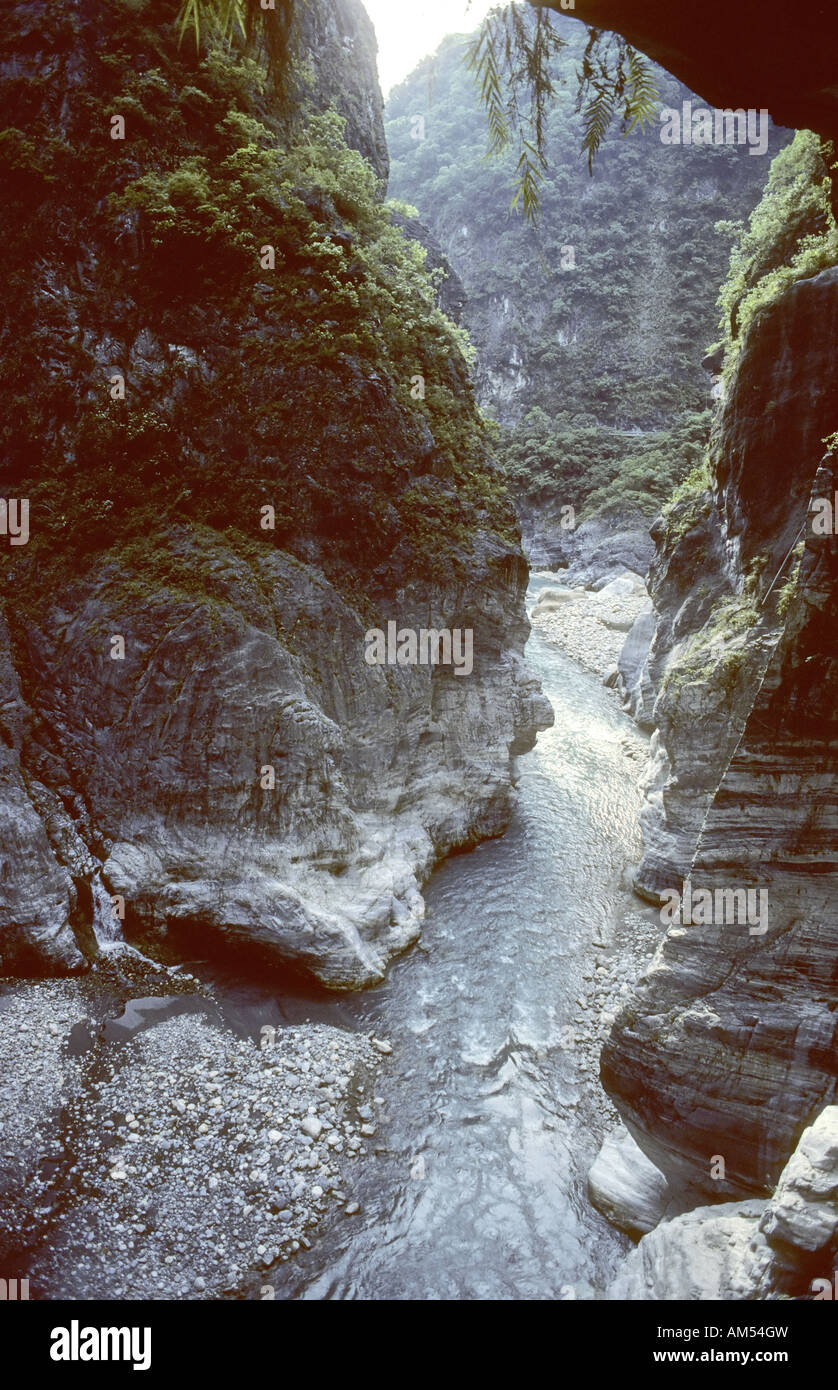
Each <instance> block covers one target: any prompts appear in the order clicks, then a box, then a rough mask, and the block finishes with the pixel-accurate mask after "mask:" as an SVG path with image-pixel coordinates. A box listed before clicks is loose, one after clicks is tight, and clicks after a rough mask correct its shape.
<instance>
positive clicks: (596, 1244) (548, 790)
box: [222, 578, 642, 1300]
mask: <svg viewBox="0 0 838 1390" xmlns="http://www.w3.org/2000/svg"><path fill="white" fill-rule="evenodd" d="M545 582H548V581H545V580H544V579H543V578H542V579H535V580H534V581H533V588H532V590H531V593H530V598H531V599H532V598H534V597H535V593H536V592H537V590H538V588H539V587H540V586H541V585H543V584H544V583H545ZM527 657H528V660H529V663H530V665H531V667H532V668H533V669H534V670H535V671H536V672H537V674H538V675H539V676H540V677H541V680H542V683H543V687H544V691H545V694H546V695H547V696H548V698H549V699H550V700H551V702H552V704H553V708H554V710H555V713H556V723H555V726H554V728H553V729H551V730H548V731H547V732H546V733H544V734H541V735H540V736H539V740H538V746H537V748H536V749H535V751H534V752H533V753H531V754H528V755H527V756H526V757H525V758H522V759H521V760H520V762H519V774H520V786H519V802H518V807H517V810H516V813H515V815H514V818H513V820H512V823H511V825H510V827H509V830H508V831H507V833H506V834H505V835H504V836H503V837H502V838H500V839H498V840H493V841H490V842H488V843H486V844H483V845H481V846H479V847H478V848H477V849H475V850H474V851H473V852H471V853H468V854H463V855H458V856H456V857H454V858H451V859H449V860H448V861H446V862H445V863H444V864H443V865H442V867H441V868H440V869H439V870H438V871H437V873H436V874H434V876H433V878H432V880H431V882H430V884H429V885H428V889H427V892H426V902H427V923H426V927H425V931H424V934H423V945H424V947H425V950H422V949H418V950H414V951H411V952H410V953H408V955H407V956H405V957H404V958H403V959H402V960H400V961H398V962H396V963H395V965H394V966H393V967H392V968H391V971H390V974H389V977H388V980H387V982H386V983H385V984H384V985H382V986H381V987H379V988H378V989H375V990H372V991H369V992H366V993H364V994H361V995H352V996H348V997H343V998H329V999H328V1000H326V1001H323V1000H313V999H311V998H309V999H305V998H301V999H299V1000H297V1001H294V1000H291V999H283V1000H282V1001H274V1006H275V1009H276V1012H275V1013H274V1014H273V1021H275V1022H281V1021H282V1020H283V1019H285V1020H291V1019H292V1020H294V1021H298V1020H299V1019H300V1018H301V1017H303V1015H304V1016H305V1017H308V1018H312V1019H317V1020H322V1021H328V1022H331V1023H334V1024H336V1025H337V1026H340V1027H345V1028H353V1029H363V1030H365V1031H373V1032H374V1033H375V1034H376V1036H377V1037H381V1038H387V1039H389V1040H390V1041H391V1042H392V1045H393V1049H394V1051H393V1055H392V1057H390V1058H388V1059H387V1061H386V1063H385V1064H384V1066H383V1067H382V1068H381V1075H380V1081H379V1083H378V1088H377V1089H378V1095H379V1097H380V1102H381V1103H379V1105H378V1106H377V1110H378V1114H377V1124H378V1133H377V1136H376V1138H375V1140H373V1141H371V1142H372V1144H373V1145H379V1146H380V1147H381V1148H382V1149H383V1150H385V1151H384V1152H379V1153H378V1154H373V1155H371V1156H370V1158H369V1159H368V1161H367V1162H365V1163H364V1164H358V1165H357V1166H356V1167H355V1166H353V1169H352V1170H351V1185H352V1193H351V1196H352V1198H353V1199H354V1200H357V1201H358V1202H360V1204H361V1213H360V1215H356V1216H353V1217H346V1216H341V1217H339V1218H338V1219H337V1221H336V1222H335V1224H334V1226H333V1228H332V1230H331V1231H328V1232H326V1233H324V1236H323V1238H322V1239H320V1240H318V1241H317V1242H316V1243H315V1245H314V1247H313V1249H312V1250H311V1251H308V1252H305V1251H304V1252H301V1254H300V1256H298V1257H297V1258H296V1259H295V1260H293V1261H291V1262H289V1263H288V1264H287V1265H284V1266H282V1267H281V1269H280V1270H278V1271H272V1273H271V1276H270V1281H271V1284H272V1285H273V1287H274V1289H275V1293H276V1297H277V1298H278V1299H279V1298H281V1299H288V1298H295V1299H320V1300H322V1299H341V1300H342V1299H370V1300H373V1299H423V1300H424V1299H457V1300H472V1299H495V1298H497V1299H558V1298H573V1297H576V1298H592V1297H596V1296H597V1294H599V1293H601V1290H602V1288H603V1286H604V1284H605V1283H606V1282H607V1280H608V1278H609V1277H610V1276H611V1275H612V1274H613V1270H614V1267H615V1263H616V1260H617V1258H618V1257H619V1255H620V1254H621V1253H622V1252H623V1251H624V1250H625V1249H626V1248H627V1242H626V1241H625V1240H624V1239H623V1237H621V1236H620V1235H619V1234H618V1233H617V1232H616V1231H615V1230H613V1229H612V1228H611V1227H610V1226H609V1225H608V1224H607V1222H606V1221H605V1220H604V1219H603V1218H602V1217H600V1216H599V1214H598V1213H597V1212H596V1211H594V1210H593V1209H592V1208H591V1206H590V1205H589V1203H588V1201H587V1198H586V1195H585V1182H586V1174H587V1170H588V1168H589V1167H590V1164H591V1162H592V1160H593V1158H594V1157H595V1155H596V1151H597V1148H598V1139H597V1130H598V1126H597V1123H596V1120H597V1116H596V1114H594V1113H592V1101H591V1097H592V1095H593V1104H594V1105H595V1106H597V1107H598V1102H597V1099H596V1089H595V1088H594V1087H592V1086H591V1083H590V1081H589V1082H588V1084H587V1086H585V1085H584V1084H583V1078H582V1076H581V1073H580V1069H579V1068H580V1056H579V1052H578V1050H576V1049H575V1048H574V1047H573V1046H572V1045H571V1043H572V1037H573V1032H574V1028H575V1025H574V1022H573V1020H574V1016H575V1015H577V1014H578V1007H577V1004H576V1000H577V997H578V996H579V995H580V994H581V993H582V990H583V974H584V972H585V971H586V970H587V971H589V970H590V969H591V965H592V944H593V942H595V941H607V940H609V939H610V938H611V935H612V933H613V929H614V924H615V922H616V920H617V917H618V915H619V914H621V913H622V912H623V911H624V909H625V907H626V906H628V899H629V894H628V891H627V888H626V886H625V883H626V874H625V871H626V867H627V865H628V864H629V863H631V862H632V861H634V860H635V859H636V857H637V850H638V843H637V831H636V815H637V810H638V804H639V799H640V797H639V792H638V789H637V785H636V783H637V771H636V767H637V765H636V763H632V762H631V761H630V760H629V759H628V758H627V757H626V745H627V744H629V743H632V742H634V743H635V744H636V745H637V746H638V747H640V746H642V739H641V737H640V735H639V734H638V733H637V731H636V729H635V727H634V725H633V724H632V723H631V722H630V721H629V719H628V718H627V717H626V716H625V715H624V714H623V713H622V712H621V711H620V709H619V706H618V704H617V701H616V700H615V698H614V696H613V694H612V693H611V692H609V691H607V690H605V689H604V688H603V686H602V685H601V684H600V683H599V681H598V680H597V678H596V677H595V676H592V675H589V674H587V673H586V672H584V671H583V670H581V669H580V668H579V667H578V666H577V665H576V664H575V663H573V662H572V661H570V660H569V659H567V658H565V657H564V656H563V655H562V654H561V653H560V652H558V651H557V650H556V649H555V648H552V647H550V646H549V645H548V644H547V643H545V642H544V641H543V640H542V639H541V638H539V637H538V635H536V634H534V635H533V637H532V638H531V640H530V644H529V646H528V648H527ZM222 1006H223V1007H225V1008H226V1011H227V1012H228V1019H229V1021H230V1022H235V1023H236V1024H237V1026H239V1027H242V1026H243V1025H244V1026H249V1027H250V1029H251V1031H252V1032H253V1033H254V1034H255V1035H256V1036H258V1031H259V1025H260V1023H264V1022H266V1021H268V1022H269V1021H271V1018H272V1016H271V1015H270V1014H269V1013H266V1001H265V999H264V998H260V997H259V991H258V990H254V991H252V992H251V993H250V995H248V993H247V991H246V990H243V989H238V990H237V991H235V992H227V998H226V1006H225V1005H224V1001H223V995H222ZM255 1296H258V1290H257V1292H256V1295H255Z"/></svg>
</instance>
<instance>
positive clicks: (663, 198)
mask: <svg viewBox="0 0 838 1390" xmlns="http://www.w3.org/2000/svg"><path fill="white" fill-rule="evenodd" d="M554 23H555V25H556V27H557V28H558V30H559V31H560V33H561V35H562V36H563V37H564V38H565V39H566V41H567V43H566V47H565V48H564V49H563V51H562V52H561V54H560V57H559V60H558V64H557V69H556V73H555V82H556V86H557V88H558V93H557V99H556V101H555V102H554V104H553V106H552V109H551V112H550V115H549V121H548V138H547V148H548V154H549V160H550V169H549V172H548V175H547V177H546V179H545V182H544V185H543V188H542V209H541V216H540V218H539V221H538V223H537V224H536V225H535V226H532V225H530V224H529V223H528V222H527V220H526V219H525V218H524V217H523V216H521V215H520V214H519V213H517V212H513V211H511V209H510V201H511V195H512V192H513V190H514V187H515V162H516V153H515V151H513V150H510V152H509V153H508V154H507V155H506V156H503V157H501V159H499V160H490V159H487V158H486V149H487V144H488V140H487V128H486V115H485V112H484V111H483V109H482V107H481V105H480V100H479V94H478V91H477V88H476V86H475V82H474V78H473V77H472V75H471V74H470V72H469V71H468V68H467V64H466V61H465V60H466V55H467V49H468V45H469V38H468V37H467V36H464V35H454V36H452V37H449V38H448V39H446V40H445V42H444V43H443V44H442V45H441V46H440V48H439V50H438V52H437V53H436V54H435V55H434V56H433V57H432V58H429V59H427V60H425V61H424V62H423V63H421V64H420V65H419V66H418V67H417V69H416V70H415V72H414V73H413V74H412V75H411V77H410V78H409V79H408V80H407V81H406V82H404V83H403V84H402V85H401V86H400V87H398V88H397V89H396V90H395V91H394V92H393V93H392V94H391V96H390V100H389V103H388V107H387V112H386V115H387V118H388V119H387V138H388V142H389V145H390V151H391V158H392V175H391V185H390V187H391V193H392V195H393V196H394V197H396V198H400V199H402V200H404V201H405V202H407V203H409V204H412V205H414V206H415V207H416V208H417V209H418V211H419V214H420V216H421V217H422V218H423V220H424V221H426V222H427V223H428V224H429V225H430V227H431V228H432V230H433V231H434V233H435V234H436V236H437V238H438V239H439V241H440V242H441V244H442V246H443V248H444V250H445V252H446V254H447V255H448V257H449V259H450V261H451V263H452V266H453V267H454V270H455V271H456V273H457V274H458V275H459V276H460V278H461V279H462V281H463V284H464V286H465V290H466V293H467V297H468V298H467V306H466V309H465V315H464V321H465V324H466V326H467V328H468V329H469V331H470V333H471V336H472V339H473V341H474V344H475V346H476V348H477V351H478V366H477V385H478V393H479V397H480V399H481V402H482V404H483V406H484V407H485V408H486V409H487V410H488V412H489V413H490V414H492V415H494V416H495V417H496V418H497V419H498V420H499V422H500V423H501V426H502V432H501V438H500V443H499V453H500V455H501V457H502V458H503V460H504V462H505V463H506V466H507V468H508V469H509V473H510V476H511V479H512V481H513V485H514V487H515V489H516V491H517V492H518V494H519V498H520V500H521V501H522V503H523V504H524V506H525V507H526V506H527V505H528V504H529V505H531V506H536V505H538V506H540V507H544V506H545V505H547V506H549V505H550V502H551V500H555V501H562V502H567V503H572V504H574V505H575V506H576V508H577V509H581V510H582V512H583V514H585V512H587V513H591V512H593V511H595V510H597V509H601V508H610V509H622V510H626V509H630V510H635V511H640V512H642V513H645V514H648V515H651V514H653V513H654V511H655V510H656V509H657V507H658V504H659V503H660V501H662V500H663V499H664V498H666V497H667V496H668V495H669V493H670V492H671V490H672V487H673V485H674V484H675V483H677V482H678V481H679V480H680V478H681V477H683V476H684V475H685V473H687V472H688V471H689V470H690V468H691V467H692V466H693V465H694V464H695V463H696V462H697V461H698V460H700V458H701V456H702V455H703V451H704V444H705V442H706V438H707V433H708V429H709V413H708V408H709V406H710V403H711V385H712V381H711V377H710V375H709V374H708V372H707V371H706V370H705V369H704V368H703V367H702V366H701V362H702V358H704V357H705V355H706V353H707V351H708V348H710V347H711V346H712V345H713V344H715V342H716V341H717V339H718V338H719V327H718V309H717V306H716V300H717V295H718V291H719V286H720V284H721V283H722V281H723V279H724V278H725V275H726V273H727V267H728V260H729V256H730V251H731V246H732V243H733V241H734V238H735V236H736V234H737V230H738V226H737V224H739V225H740V226H741V224H742V223H743V222H744V221H746V220H747V218H748V217H749V215H750V213H751V211H752V210H753V208H754V207H755V205H756V204H757V202H758V201H759V198H760V196H761V193H762V190H763V187H764V185H765V182H766V179H767V177H768V169H769V164H770V159H771V157H772V155H773V154H776V152H777V151H778V149H780V148H781V146H782V145H783V144H784V143H786V142H787V140H788V139H789V138H790V136H789V133H788V132H785V131H782V130H777V129H774V128H773V127H770V128H769V130H770V133H769V138H768V150H767V153H765V154H761V155H760V154H751V153H750V150H749V147H748V146H747V145H744V144H743V145H741V146H735V145H734V146H713V145H707V146H695V145H693V146H689V147H688V146H682V145H675V146H673V145H665V144H663V143H662V141H661V139H660V133H661V127H660V125H659V124H654V125H652V126H647V127H646V130H645V132H641V130H640V129H639V128H636V129H635V130H633V131H632V132H631V133H630V134H629V135H628V136H626V137H623V136H622V135H621V133H620V131H619V128H618V127H617V126H615V127H614V128H613V129H612V131H611V133H610V135H609V136H608V137H607V138H606V141H605V143H604V145H603V147H602V150H601V151H600V153H599V155H598V157H597V159H596V160H595V161H594V171H593V176H591V175H589V172H588V167H587V161H586V160H585V158H584V157H583V155H582V153H581V148H582V117H581V116H580V115H579V114H578V113H576V111H575V109H574V107H575V104H576V92H577V81H576V72H577V69H578V67H579V65H580V62H581V59H582V54H583V49H584V42H585V36H586V31H585V30H584V29H583V28H582V26H580V25H579V24H577V23H575V22H573V21H570V20H566V19H563V18H562V17H561V16H558V15H557V16H556V17H555V21H554ZM655 76H656V80H657V83H658V88H659V92H660V98H661V104H662V105H663V106H668V107H673V108H676V109H677V110H679V111H680V109H681V105H682V102H683V101H684V100H690V99H692V100H693V102H694V104H695V106H696V108H698V107H699V106H701V105H703V103H701V101H700V99H699V98H692V97H691V94H690V93H689V92H688V91H687V89H686V88H684V87H683V86H682V85H681V84H680V83H679V82H677V81H676V80H675V79H674V78H672V77H671V76H669V74H667V73H665V72H664V71H663V70H662V69H657V68H656V69H655ZM717 224H721V225H717ZM615 480H617V481H615Z"/></svg>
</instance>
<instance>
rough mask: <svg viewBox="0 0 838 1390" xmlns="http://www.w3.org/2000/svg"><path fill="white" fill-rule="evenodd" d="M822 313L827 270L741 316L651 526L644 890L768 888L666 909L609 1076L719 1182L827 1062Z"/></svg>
mask: <svg viewBox="0 0 838 1390" xmlns="http://www.w3.org/2000/svg"><path fill="white" fill-rule="evenodd" d="M836 331H838V269H836V268H833V269H829V270H826V271H823V272H822V273H820V274H818V275H815V276H813V277H811V278H806V279H803V280H800V281H797V282H796V283H794V284H791V285H790V286H789V287H788V288H787V289H786V290H785V291H784V292H783V293H782V294H780V295H779V296H778V297H777V298H776V299H774V301H773V302H771V303H770V304H768V305H767V306H766V307H764V308H763V309H762V310H760V311H759V312H758V313H757V314H756V315H755V317H754V319H753V321H752V322H751V325H750V327H749V329H748V332H747V333H746V334H745V336H744V339H743V342H742V345H741V348H740V351H739V354H738V358H737V361H736V366H735V371H734V374H733V377H732V379H731V381H730V383H729V387H728V390H727V393H726V397H725V400H724V403H723V405H722V408H721V410H720V413H719V417H718V420H717V423H716V429H715V433H714V437H713V441H712V444H711V461H712V467H711V480H710V485H709V487H708V489H707V490H706V491H704V492H702V491H701V490H700V488H699V489H697V490H696V491H695V492H694V493H692V494H691V495H689V496H686V497H682V499H681V500H680V501H679V502H678V503H677V504H676V505H675V506H674V507H673V508H672V509H671V511H670V512H669V514H668V516H667V519H666V521H665V522H661V524H660V525H659V527H658V528H657V532H656V534H657V538H658V545H659V549H658V553H657V557H656V560H655V562H654V564H653V567H652V574H651V592H652V596H653V599H654V603H655V606H656V609H657V612H658V614H659V621H658V628H657V634H656V637H655V641H654V643H653V646H652V651H651V656H650V659H649V662H648V672H649V674H650V676H651V679H652V682H653V684H654V686H655V688H656V689H657V690H658V697H657V700H656V703H655V707H654V719H655V722H656V725H657V733H656V735H655V739H654V747H655V757H654V766H653V768H652V773H651V778H650V787H649V792H648V797H647V803H646V807H645V810H644V813H643V817H642V820H643V830H644V845H645V852H644V857H643V860H642V863H641V865H640V868H639V871H638V876H637V878H638V886H639V888H640V889H641V891H642V892H643V893H645V894H646V895H647V896H649V897H650V898H651V899H652V900H657V897H658V895H659V894H660V893H662V892H664V891H665V890H667V889H680V888H681V887H682V884H683V881H684V880H685V879H686V878H687V877H688V876H689V878H690V881H691V886H692V891H693V894H695V893H696V892H697V891H699V890H701V889H707V890H710V892H712V893H713V894H714V895H715V894H716V892H717V890H730V889H735V888H739V889H746V890H747V889H751V890H753V891H761V892H763V893H765V894H767V915H766V918H765V921H764V922H762V921H761V922H760V924H759V925H757V924H756V922H754V923H753V924H750V925H749V924H746V923H745V922H744V921H743V920H742V919H741V916H740V915H739V914H737V920H735V921H734V920H730V919H729V918H726V919H725V920H719V918H718V916H716V917H715V923H714V924H712V925H711V924H704V925H702V924H700V923H698V924H696V923H695V922H693V923H692V924H686V925H684V924H681V923H676V924H675V925H673V926H672V927H671V928H670V930H669V932H668V934H667V937H666V939H665V941H664V943H663V945H662V947H661V949H660V951H659V952H658V954H657V956H656V958H655V960H654V962H653V964H652V967H651V969H650V971H649V972H648V975H647V977H646V978H645V979H644V980H643V981H641V983H640V985H639V987H638V989H637V991H636V993H635V997H634V998H633V999H632V1000H631V1002H630V1003H629V1004H628V1006H627V1008H626V1009H625V1010H624V1011H623V1013H622V1014H621V1015H620V1016H619V1017H618V1019H617V1021H616V1023H615V1026H614V1030H613V1032H612V1035H611V1038H610V1040H609V1042H608V1043H607V1045H606V1047H605V1049H604V1052H603V1059H602V1075H603V1080H604V1083H605V1085H606V1088H607V1089H608V1090H609V1091H610V1093H611V1094H612V1096H614V1098H615V1099H616V1101H617V1103H618V1105H619V1107H620V1109H621V1111H622V1113H623V1116H624V1118H625V1119H626V1122H627V1124H628V1126H629V1128H630V1129H631V1131H632V1133H633V1134H634V1136H635V1138H636V1139H637V1140H638V1142H639V1143H640V1145H641V1147H642V1148H643V1149H644V1151H645V1152H646V1153H647V1154H648V1155H649V1156H650V1157H651V1158H652V1160H653V1162H655V1163H656V1164H657V1166H658V1167H659V1168H661V1169H662V1171H663V1172H664V1173H666V1174H667V1176H668V1177H670V1179H675V1180H676V1181H679V1182H681V1183H685V1182H686V1183H688V1184H693V1185H695V1186H697V1187H698V1188H700V1189H703V1190H704V1191H705V1192H707V1193H708V1194H710V1193H712V1194H714V1195H715V1196H716V1197H717V1198H718V1196H719V1193H720V1192H726V1193H729V1194H731V1195H737V1194H740V1193H748V1192H754V1191H763V1190H765V1189H766V1188H767V1187H769V1186H771V1185H773V1183H774V1182H776V1180H777V1177H778V1175H779V1172H780V1170H781V1168H782V1167H783V1164H784V1163H785V1161H786V1159H787V1158H788V1156H789V1154H790V1153H791V1151H792V1149H793V1148H794V1145H795V1143H796V1141H797V1139H798V1138H799V1136H800V1134H801V1132H802V1130H803V1128H804V1127H805V1126H806V1125H807V1123H809V1122H810V1120H811V1119H812V1117H813V1116H814V1114H815V1113H817V1111H818V1110H819V1109H820V1108H821V1107H822V1106H823V1105H824V1104H825V1103H829V1102H830V1101H831V1100H832V1099H833V1098H834V1094H835V1083H836V1075H838V1063H836V1022H835V1018H836V1007H838V996H836V992H835V959H836V951H837V950H838V909H837V908H836V903H838V883H836V864H835V848H834V847H835V826H836V805H835V787H836V773H838V766H837V765H836V754H835V747H836V732H835V718H836V715H835V710H836V687H835V682H836V675H837V674H838V668H836V662H835V657H834V642H833V637H832V633H833V628H834V623H835V619H836V606H835V605H836V590H835V576H836V551H835V538H834V535H833V536H825V537H819V536H817V535H816V534H814V533H813V530H812V524H811V516H810V515H809V509H810V500H811V499H813V498H817V497H821V496H823V497H828V498H832V497H833V495H834V488H835V481H836V479H835V473H834V457H833V455H832V454H831V453H827V454H826V456H825V457H824V445H823V442H822V441H823V440H824V439H825V438H826V437H827V436H828V435H829V434H830V433H831V432H832V431H833V430H834V422H835V420H836V419H838V381H836V377H835V371H834V362H833V355H834V354H833V343H834V341H835V334H836ZM714 901H715V898H714ZM717 1156H722V1157H723V1158H724V1161H725V1168H726V1181H725V1182H719V1181H717V1180H716V1178H715V1177H714V1176H713V1174H712V1172H711V1169H712V1167H713V1160H714V1157H717Z"/></svg>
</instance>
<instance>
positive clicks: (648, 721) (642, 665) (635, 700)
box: [618, 604, 657, 730]
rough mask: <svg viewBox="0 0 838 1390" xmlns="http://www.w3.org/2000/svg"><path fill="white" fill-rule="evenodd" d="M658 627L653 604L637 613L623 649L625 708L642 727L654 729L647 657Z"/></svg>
mask: <svg viewBox="0 0 838 1390" xmlns="http://www.w3.org/2000/svg"><path fill="white" fill-rule="evenodd" d="M656 628H657V617H656V615H655V611H654V608H653V607H652V605H651V604H649V606H648V607H647V608H644V609H643V610H642V612H640V613H638V615H637V617H636V618H635V620H634V624H633V626H632V627H631V629H630V631H629V633H628V635H627V636H626V640H625V642H624V643H623V646H622V649H621V651H620V660H619V662H618V665H619V668H620V677H621V680H622V686H623V691H624V693H625V697H626V707H627V709H628V710H629V711H630V713H631V716H632V718H633V719H636V720H637V723H638V724H639V725H640V727H641V728H642V729H647V730H651V729H653V728H654V703H655V689H654V686H653V685H652V682H651V679H650V677H649V667H648V659H649V652H650V650H651V646H652V642H653V640H654V636H655V630H656Z"/></svg>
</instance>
